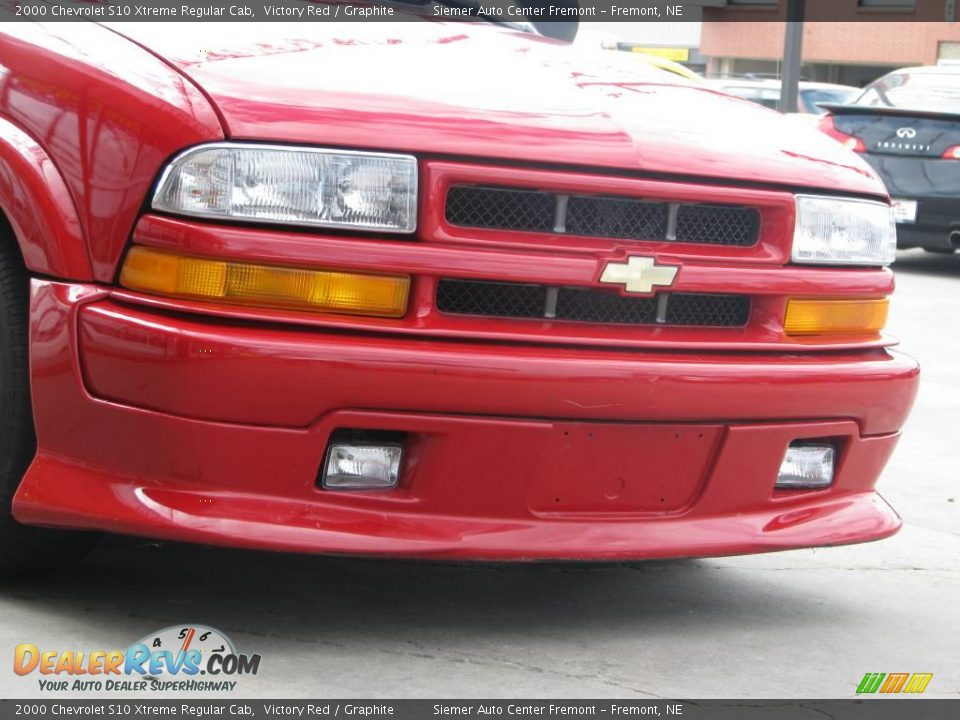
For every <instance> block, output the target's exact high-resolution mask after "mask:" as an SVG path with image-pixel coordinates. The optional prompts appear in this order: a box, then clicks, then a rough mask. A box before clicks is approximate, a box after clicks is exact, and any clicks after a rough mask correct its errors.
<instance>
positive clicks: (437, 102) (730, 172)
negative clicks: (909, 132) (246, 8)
mask: <svg viewBox="0 0 960 720" xmlns="http://www.w3.org/2000/svg"><path fill="white" fill-rule="evenodd" d="M113 29H115V30H116V31H117V32H119V33H122V34H124V35H126V36H127V37H129V38H130V39H132V40H134V41H136V42H138V43H140V44H142V45H143V46H145V47H147V48H148V49H150V50H151V51H153V52H154V53H156V54H158V55H160V56H162V57H164V58H166V59H167V60H168V61H170V62H172V63H173V64H174V65H176V66H177V67H178V68H180V69H181V70H182V71H183V72H184V73H185V74H186V75H188V76H189V77H190V78H192V79H193V80H194V81H195V82H196V83H197V84H198V85H199V86H201V87H202V88H203V89H204V90H205V91H206V92H207V93H208V94H209V96H210V97H211V98H212V99H213V101H214V102H215V103H216V105H217V107H218V109H219V111H220V113H221V114H222V116H223V118H224V121H225V124H226V128H225V130H226V133H227V135H228V136H229V137H233V138H243V139H257V140H279V141H288V142H297V143H308V144H312V145H329V146H343V147H354V148H368V149H379V150H400V151H405V152H412V153H436V154H444V155H456V156H473V157H481V158H503V159H508V160H518V161H531V162H543V163H557V164H563V165H578V166H586V167H607V168H616V169H618V170H627V171H641V172H644V173H664V174H670V175H687V176H704V177H718V178H734V179H737V180H741V181H747V182H756V183H765V184H766V183H776V184H783V185H789V186H795V187H818V188H824V189H831V190H838V191H843V192H858V193H869V194H885V191H884V188H883V185H882V184H881V182H880V181H879V180H878V179H877V178H876V176H875V175H874V173H873V171H872V170H871V169H870V168H869V167H868V166H867V165H866V163H864V162H863V161H862V160H860V158H858V157H856V156H855V155H854V154H853V153H852V152H850V151H848V150H847V149H845V148H843V147H842V146H841V145H840V144H839V143H836V142H835V141H833V140H831V139H829V138H827V137H826V136H824V135H823V134H821V133H820V132H818V131H816V130H815V129H813V128H808V127H805V126H803V125H801V124H800V123H794V122H791V121H789V120H786V119H784V118H783V117H782V116H780V115H779V114H778V113H775V112H773V111H771V110H767V109H765V108H761V107H758V106H756V105H753V104H752V103H748V102H746V101H743V100H739V99H735V98H731V97H728V96H725V95H721V94H718V93H717V92H715V91H713V90H711V89H709V88H707V87H703V86H700V85H698V84H693V83H688V82H687V81H684V80H681V79H680V78H674V77H673V76H672V75H670V74H668V73H666V72H664V71H660V70H655V69H652V68H649V67H647V66H645V65H644V64H643V63H641V62H639V61H637V60H636V59H635V58H631V57H630V56H629V55H627V54H620V53H614V52H610V51H597V52H593V53H584V52H583V51H582V50H579V49H577V48H573V47H570V46H562V45H557V44H555V43H553V42H552V41H548V40H545V39H542V38H539V37H537V36H533V35H529V34H527V33H523V32H519V31H514V30H510V29H507V28H504V27H497V26H493V25H487V24H480V23H456V22H454V23H447V22H402V23H398V22H384V23H363V24H352V23H351V24H346V23H319V22H318V23H303V24H295V25H290V24H280V23H270V24H258V25H256V26H244V25H241V24H230V25H223V26H212V25H210V24H202V25H194V26H188V25H181V24H178V25H177V26H176V28H174V29H171V28H170V27H165V24H164V23H144V24H134V23H122V24H117V25H115V26H113Z"/></svg>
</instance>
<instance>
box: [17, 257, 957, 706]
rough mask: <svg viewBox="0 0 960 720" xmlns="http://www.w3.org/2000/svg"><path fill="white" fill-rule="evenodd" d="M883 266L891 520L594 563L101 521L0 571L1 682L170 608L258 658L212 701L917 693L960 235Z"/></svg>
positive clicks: (937, 582) (946, 499)
mask: <svg viewBox="0 0 960 720" xmlns="http://www.w3.org/2000/svg"><path fill="white" fill-rule="evenodd" d="M895 269H896V272H897V282H898V290H897V294H896V296H895V301H894V304H893V309H892V316H891V320H890V323H889V327H890V330H891V331H892V332H893V333H894V334H896V335H898V336H899V337H900V338H902V349H903V350H904V351H906V352H908V353H910V354H912V355H914V356H915V357H917V358H918V359H919V360H920V362H921V364H922V366H923V373H924V374H923V382H922V385H921V390H920V395H919V398H918V401H917V405H916V407H915V409H914V412H913V416H912V417H911V419H910V422H909V424H908V426H907V428H906V430H905V432H904V436H903V440H902V441H901V443H900V446H899V448H898V450H897V452H896V453H895V455H894V458H893V460H892V461H891V463H890V465H889V466H888V468H887V470H886V472H885V473H884V476H883V478H882V480H881V482H880V488H881V491H882V492H883V494H884V495H885V496H886V497H887V498H888V499H889V500H890V502H891V503H892V504H893V506H894V507H895V508H896V509H897V510H898V511H899V512H900V514H901V515H902V516H903V518H904V521H905V526H904V528H903V530H902V531H901V532H900V533H899V534H898V535H897V536H895V537H893V538H891V539H888V540H884V541H881V542H877V543H871V544H867V545H859V546H851V547H843V548H829V549H819V550H803V551H791V552H783V553H774V554H769V555H760V556H752V557H740V558H725V559H714V560H695V561H679V562H656V563H643V564H636V565H629V566H623V565H620V566H600V567H590V566H579V565H572V566H569V565H533V566H468V565H445V564H431V563H414V562H399V561H374V560H350V559H341V558H322V557H307V556H287V555H275V554H267V553H253V552H241V551H231V550H223V549H216V548H207V547H194V546H186V545H170V544H157V543H150V542H146V541H143V540H137V539H124V538H116V539H110V540H108V541H107V542H105V543H104V544H103V545H102V546H101V547H100V548H99V549H98V550H97V551H95V552H94V553H93V554H92V555H91V556H90V557H89V559H88V560H86V561H85V562H84V563H83V564H82V565H78V566H77V567H75V568H73V569H71V570H70V571H69V572H67V573H65V574H61V575H59V576H57V577H50V578H46V579H33V580H29V581H23V580H21V581H17V582H6V583H4V584H0V697H4V698H11V697H34V696H41V695H44V693H43V692H41V691H40V690H39V687H38V683H37V675H36V674H34V675H32V676H29V677H19V676H17V675H15V674H14V673H13V672H12V658H13V649H14V646H15V645H16V644H18V643H25V642H30V643H34V644H37V645H38V646H41V647H43V648H56V649H59V650H84V651H89V650H92V649H112V648H122V647H126V646H127V645H129V644H130V643H131V642H133V641H135V640H138V639H139V638H141V637H143V636H145V635H147V634H148V633H150V632H151V631H155V630H158V629H160V628H164V627H167V626H171V625H179V624H189V623H203V624H206V625H210V626H213V627H216V628H219V629H220V630H222V631H224V632H225V633H226V634H228V635H229V636H230V637H231V638H232V639H233V641H234V643H235V644H236V645H237V648H238V650H239V651H241V652H245V653H259V654H260V655H261V656H262V662H261V667H260V671H259V673H258V674H257V675H256V676H248V677H245V678H243V679H241V680H240V681H239V685H238V688H237V690H236V691H235V692H234V693H232V694H222V695H220V696H219V697H221V698H224V699H227V698H229V697H231V695H232V696H235V697H251V698H252V697H274V698H282V697H291V698H316V699H321V698H348V697H352V698H403V697H446V698H455V697H473V698H481V697H488V698H507V697H543V698H546V697H558V698H559V697H564V698H574V697H590V698H600V697H619V698H634V699H644V698H655V697H661V698H677V699H688V698H709V697H720V698H731V697H743V698H772V697H791V698H799V697H810V698H823V697H853V696H854V692H855V689H856V686H857V684H858V683H859V681H860V679H861V678H862V677H863V675H864V673H867V672H929V673H933V678H932V680H931V682H930V684H929V686H928V689H927V691H926V696H932V697H957V696H960V613H958V611H957V608H958V607H960V509H958V498H960V487H958V477H960V472H958V468H960V428H958V420H960V255H957V256H952V257H946V256H937V255H927V254H924V253H922V252H920V251H910V252H904V253H901V257H900V259H899V260H898V262H897V264H896V266H895ZM62 696H63V697H77V696H76V695H75V694H69V693H67V694H62ZM118 697H119V696H118Z"/></svg>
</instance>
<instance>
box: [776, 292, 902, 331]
mask: <svg viewBox="0 0 960 720" xmlns="http://www.w3.org/2000/svg"><path fill="white" fill-rule="evenodd" d="M889 305H890V301H889V300H888V299H887V298H883V299H880V300H876V299H873V300H790V301H788V302H787V315H786V318H785V319H784V321H783V330H784V332H785V333H786V334H787V335H876V334H877V333H879V332H880V331H881V330H883V326H884V325H886V324H887V309H888V307H889Z"/></svg>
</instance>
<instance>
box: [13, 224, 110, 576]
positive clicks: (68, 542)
mask: <svg viewBox="0 0 960 720" xmlns="http://www.w3.org/2000/svg"><path fill="white" fill-rule="evenodd" d="M5 225H6V224H5V223H4V222H3V220H2V218H0V577H2V576H5V575H10V574H15V573H34V572H42V571H45V570H49V569H52V568H56V567H64V566H69V565H71V564H72V563H75V562H76V561H77V560H78V559H79V558H80V557H81V556H82V555H83V554H84V553H85V552H86V551H87V550H88V549H89V548H90V547H91V546H92V544H93V542H94V540H95V536H93V535H92V534H90V533H73V532H66V531H61V530H49V529H45V528H35V527H28V526H26V525H21V524H20V523H18V522H17V521H16V520H14V518H13V513H12V509H11V503H12V501H13V495H14V493H15V492H16V491H17V486H18V485H19V484H20V480H21V479H22V478H23V474H24V473H25V472H26V470H27V467H28V466H29V465H30V461H31V460H32V459H33V455H34V453H35V451H36V437H35V435H34V430H33V411H32V409H31V405H30V376H29V369H28V361H27V339H28V322H27V316H28V312H29V310H28V302H29V279H28V275H27V271H26V268H25V267H24V266H23V261H22V259H21V257H20V253H19V251H17V249H16V248H12V249H11V248H10V246H9V241H10V235H9V232H10V231H9V227H4V226H5ZM5 231H6V232H5Z"/></svg>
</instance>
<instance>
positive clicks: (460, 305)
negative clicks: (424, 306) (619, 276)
mask: <svg viewBox="0 0 960 720" xmlns="http://www.w3.org/2000/svg"><path fill="white" fill-rule="evenodd" d="M554 301H555V307H554ZM437 309H438V310H439V311H440V312H443V313H449V314H452V315H477V316H483V317H499V318H526V319H539V318H547V319H551V318H552V319H556V320H567V321H573V322H588V323H612V324H617V325H675V326H681V325H683V326H695V327H743V326H744V325H746V324H747V321H748V320H749V318H750V298H749V296H746V295H719V294H700V293H658V294H657V295H655V296H653V297H625V296H622V295H618V294H617V293H615V292H611V291H607V290H596V289H593V288H552V287H548V286H546V285H528V284H524V283H503V282H490V281H483V280H450V279H443V280H440V282H439V283H438V285H437Z"/></svg>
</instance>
